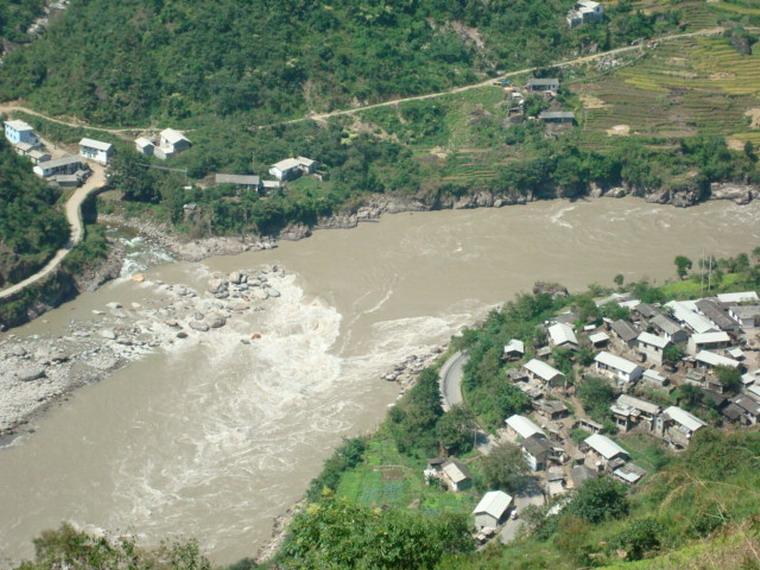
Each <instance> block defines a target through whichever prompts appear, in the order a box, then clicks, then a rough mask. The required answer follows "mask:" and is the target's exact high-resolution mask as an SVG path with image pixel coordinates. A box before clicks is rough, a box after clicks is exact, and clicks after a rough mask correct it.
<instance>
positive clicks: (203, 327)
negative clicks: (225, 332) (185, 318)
mask: <svg viewBox="0 0 760 570" xmlns="http://www.w3.org/2000/svg"><path fill="white" fill-rule="evenodd" d="M188 326H189V327H190V328H191V329H193V330H196V331H200V332H207V331H208V329H209V327H208V325H207V324H206V323H203V322H200V321H190V323H189V324H188Z"/></svg>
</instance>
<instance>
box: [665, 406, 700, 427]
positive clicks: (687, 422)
mask: <svg viewBox="0 0 760 570" xmlns="http://www.w3.org/2000/svg"><path fill="white" fill-rule="evenodd" d="M663 413H665V414H667V415H668V417H670V418H671V419H672V420H673V421H675V422H676V423H679V424H681V425H682V426H683V427H685V428H686V429H688V430H689V431H697V430H698V429H699V428H702V427H705V426H706V425H707V424H706V423H705V422H703V421H702V420H700V419H699V418H698V417H696V416H694V415H692V414H690V413H689V412H687V411H686V410H683V409H681V408H679V407H678V406H670V407H669V408H666V409H665V412H663Z"/></svg>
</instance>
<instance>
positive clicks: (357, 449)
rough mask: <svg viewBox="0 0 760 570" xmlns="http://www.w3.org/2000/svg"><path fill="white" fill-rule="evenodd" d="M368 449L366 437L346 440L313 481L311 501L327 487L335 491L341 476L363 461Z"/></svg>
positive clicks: (308, 495) (307, 493)
mask: <svg viewBox="0 0 760 570" xmlns="http://www.w3.org/2000/svg"><path fill="white" fill-rule="evenodd" d="M366 450H367V441H366V439H365V438H362V437H354V438H351V439H346V440H344V441H343V444H342V445H341V446H340V447H338V449H336V450H335V451H334V452H333V454H332V456H330V458H329V459H327V461H325V464H324V467H322V472H321V473H320V474H319V475H318V476H317V477H316V478H315V479H313V480H312V481H311V483H310V484H309V489H308V491H307V492H306V497H307V498H308V499H309V500H310V501H316V500H318V499H319V497H320V496H321V495H322V494H323V492H324V491H325V489H331V490H333V491H334V490H335V489H336V487H337V486H338V483H339V482H340V476H341V475H342V474H343V473H344V472H345V471H348V470H349V469H351V468H352V467H356V466H357V465H358V464H359V463H361V461H362V459H364V452H365V451H366Z"/></svg>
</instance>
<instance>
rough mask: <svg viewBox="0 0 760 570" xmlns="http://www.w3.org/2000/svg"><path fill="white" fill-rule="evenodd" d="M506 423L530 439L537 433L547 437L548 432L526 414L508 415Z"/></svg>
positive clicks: (520, 434) (521, 435)
mask: <svg viewBox="0 0 760 570" xmlns="http://www.w3.org/2000/svg"><path fill="white" fill-rule="evenodd" d="M506 423H507V425H508V426H509V427H510V428H512V429H513V430H515V432H517V434H518V435H519V436H520V437H522V438H523V439H528V438H529V437H530V436H532V435H535V434H540V435H542V436H544V437H546V434H545V433H544V432H543V430H542V429H541V428H540V427H538V426H537V425H536V424H535V423H533V422H532V421H531V420H530V419H528V418H526V417H525V416H521V415H519V414H515V415H514V416H510V417H508V418H507V420H506Z"/></svg>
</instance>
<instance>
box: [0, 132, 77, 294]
mask: <svg viewBox="0 0 760 570" xmlns="http://www.w3.org/2000/svg"><path fill="white" fill-rule="evenodd" d="M58 198H59V193H58V192H57V191H55V190H53V189H52V188H50V187H49V186H47V185H46V184H45V183H43V182H42V181H41V180H40V179H38V178H37V177H36V176H34V174H32V167H31V164H30V163H29V162H28V161H27V160H26V159H22V158H20V157H18V156H17V155H16V154H15V153H14V152H13V150H12V149H11V148H10V146H9V145H8V144H7V143H6V142H5V139H4V138H3V139H2V140H0V286H2V285H5V284H8V283H15V282H17V281H20V280H21V279H23V278H24V277H26V276H27V275H29V274H31V273H33V272H34V271H35V270H36V269H38V268H39V267H41V266H42V265H44V263H45V262H46V261H47V259H48V258H49V257H50V256H52V255H53V253H54V252H55V251H56V250H57V249H58V248H60V247H61V246H62V245H63V244H65V243H66V240H68V238H69V226H68V223H67V222H66V219H65V217H64V216H63V214H62V213H61V212H60V211H59V210H57V209H56V207H55V204H56V201H57V200H58Z"/></svg>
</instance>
